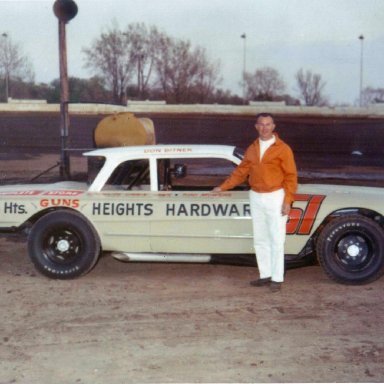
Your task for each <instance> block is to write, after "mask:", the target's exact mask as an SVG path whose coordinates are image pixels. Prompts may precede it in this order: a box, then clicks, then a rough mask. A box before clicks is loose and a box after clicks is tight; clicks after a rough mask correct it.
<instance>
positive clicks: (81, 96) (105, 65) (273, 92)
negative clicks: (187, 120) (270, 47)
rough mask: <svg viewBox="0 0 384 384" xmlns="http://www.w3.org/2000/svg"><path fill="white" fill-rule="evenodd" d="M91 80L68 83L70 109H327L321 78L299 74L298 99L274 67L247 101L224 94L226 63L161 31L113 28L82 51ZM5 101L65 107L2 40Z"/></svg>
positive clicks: (372, 92) (254, 75)
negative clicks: (265, 104)
mask: <svg viewBox="0 0 384 384" xmlns="http://www.w3.org/2000/svg"><path fill="white" fill-rule="evenodd" d="M82 53H83V60H84V64H85V67H86V68H87V69H88V70H89V72H90V74H91V77H90V78H88V79H80V78H75V77H70V78H69V89H70V102H73V103H75V102H98V103H115V104H123V105H124V104H126V102H127V100H128V99H131V100H165V101H166V102H167V103H169V104H178V103H184V104H195V103H200V104H212V103H217V104H235V105H236V104H244V103H245V102H248V101H285V102H286V104H287V105H308V106H325V105H329V103H330V102H329V100H328V99H327V97H326V96H325V95H324V89H325V85H326V83H325V81H323V79H322V76H321V75H320V74H316V73H313V72H312V71H310V70H304V69H302V68H301V69H299V70H298V71H297V73H296V75H295V81H296V87H297V95H296V96H292V95H290V94H288V93H286V83H285V81H284V79H283V78H282V76H281V75H280V73H279V72H278V71H277V70H276V69H275V68H271V67H264V68H256V69H255V70H254V71H253V72H245V73H243V78H242V79H241V84H239V85H241V86H242V87H243V89H244V99H245V100H244V99H243V97H240V96H239V95H237V94H233V93H232V92H231V91H229V90H223V89H222V88H220V84H221V82H222V77H221V75H220V66H221V64H220V62H219V61H212V60H211V59H210V58H209V57H208V54H207V52H206V50H205V49H204V48H203V47H200V46H193V45H192V44H191V42H190V41H188V40H182V39H177V38H173V37H171V36H169V35H167V34H166V33H165V32H163V31H159V30H158V29H157V28H156V27H155V26H150V27H147V26H146V25H145V24H143V23H132V24H129V25H128V26H127V27H126V28H125V29H120V28H119V27H118V26H117V25H112V26H111V27H110V28H109V29H108V30H107V31H106V32H102V33H101V34H100V36H99V37H98V38H96V39H95V40H94V41H93V42H92V43H91V44H90V46H89V47H85V48H83V50H82ZM0 79H2V82H1V83H2V84H1V85H0V100H1V101H6V100H7V97H13V98H26V99H28V98H33V99H46V100H47V101H48V102H53V103H54V102H59V101H60V81H59V79H55V80H53V81H52V82H50V83H49V84H46V83H40V84H36V83H35V81H34V71H33V69H32V65H31V64H30V61H29V58H28V57H26V56H25V55H24V54H23V52H22V49H21V47H20V46H19V45H18V44H17V43H15V42H13V41H12V39H11V37H10V36H8V35H7V34H3V35H2V36H1V37H0ZM362 99H363V101H364V103H369V102H384V90H383V89H374V88H371V87H367V88H366V89H365V90H364V92H363V98H362Z"/></svg>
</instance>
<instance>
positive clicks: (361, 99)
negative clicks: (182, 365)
mask: <svg viewBox="0 0 384 384" xmlns="http://www.w3.org/2000/svg"><path fill="white" fill-rule="evenodd" d="M359 40H360V41H361V51H360V100H359V105H360V107H362V106H363V51H364V36H363V35H360V36H359Z"/></svg>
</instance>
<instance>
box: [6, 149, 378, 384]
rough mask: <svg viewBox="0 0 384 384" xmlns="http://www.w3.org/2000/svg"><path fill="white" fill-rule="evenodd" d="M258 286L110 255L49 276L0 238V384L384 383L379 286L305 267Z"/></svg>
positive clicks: (231, 275)
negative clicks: (76, 271)
mask: <svg viewBox="0 0 384 384" xmlns="http://www.w3.org/2000/svg"><path fill="white" fill-rule="evenodd" d="M56 161H57V156H56V155H46V156H37V155H25V156H21V157H20V156H18V157H17V158H14V159H12V158H9V159H8V160H6V161H2V162H1V166H0V172H1V173H2V174H4V175H6V176H7V177H15V178H16V179H20V178H21V179H23V178H24V179H26V178H27V177H28V176H31V175H36V174H37V173H39V172H40V171H42V170H44V169H46V168H47V167H49V166H51V165H53V164H55V162H56ZM73 165H74V169H78V168H77V167H81V166H82V165H83V164H81V161H79V160H76V161H75V162H74V164H73ZM55 172H57V170H56V171H55ZM49 177H52V176H49ZM255 278H257V269H256V268H255V267H252V266H249V265H248V266H247V265H243V266H234V265H223V264H222V265H207V264H201V265H185V264H153V263H150V264H146V263H142V264H139V263H135V264H124V263H120V262H118V261H116V260H114V259H113V258H111V257H110V256H109V255H105V256H104V257H103V258H102V259H101V260H100V261H99V263H98V264H97V266H96V267H95V269H94V270H92V271H91V272H90V273H89V274H88V275H86V276H84V277H82V278H79V279H76V280H70V281H56V280H49V279H47V278H45V277H43V276H41V275H40V274H38V273H37V272H36V271H35V269H34V267H33V266H32V264H31V262H30V261H29V258H28V256H27V249H26V243H25V240H18V241H16V242H15V241H14V240H12V239H10V238H0V284H1V296H0V305H1V315H0V383H1V384H5V383H7V384H8V383H25V384H34V383H36V384H52V383H55V384H56V383H58V384H61V383H63V384H66V383H81V384H82V383H87V384H88V383H89V384H98V383H100V384H104V383H108V384H120V383H121V384H123V383H128V382H143V383H157V382H335V381H337V382H351V381H352V382H383V381H384V365H383V361H384V331H383V319H384V307H383V301H382V298H383V295H384V278H381V279H380V280H378V281H376V282H374V283H371V284H368V285H363V286H356V287H354V286H343V285H340V284H336V283H334V282H332V281H331V280H329V279H328V278H327V277H326V276H325V274H324V272H323V271H322V269H321V268H320V267H319V266H312V267H305V268H300V269H292V270H288V272H287V274H286V282H285V283H284V287H283V291H282V292H280V293H271V292H269V290H268V288H254V287H251V286H250V285H249V281H250V280H252V279H255Z"/></svg>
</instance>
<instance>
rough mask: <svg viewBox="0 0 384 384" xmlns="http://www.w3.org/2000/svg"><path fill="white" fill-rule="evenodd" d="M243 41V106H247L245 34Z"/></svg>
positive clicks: (242, 36)
mask: <svg viewBox="0 0 384 384" xmlns="http://www.w3.org/2000/svg"><path fill="white" fill-rule="evenodd" d="M240 37H241V38H242V39H243V41H244V45H243V82H242V85H243V104H245V63H246V56H245V55H246V40H247V35H246V34H245V33H243V34H242V35H241V36H240Z"/></svg>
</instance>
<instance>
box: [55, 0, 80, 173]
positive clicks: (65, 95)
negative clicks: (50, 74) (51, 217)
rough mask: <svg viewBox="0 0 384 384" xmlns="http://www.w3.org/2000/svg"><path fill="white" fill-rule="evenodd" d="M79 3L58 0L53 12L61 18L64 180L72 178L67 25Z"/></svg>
mask: <svg viewBox="0 0 384 384" xmlns="http://www.w3.org/2000/svg"><path fill="white" fill-rule="evenodd" d="M77 10H78V8H77V5H76V3H75V2H74V1H73V0H56V1H55V3H54V4H53V12H54V14H55V16H56V17H57V18H58V19H59V65H60V139H61V154H60V177H61V178H62V179H64V180H68V179H69V178H70V163H69V153H68V134H69V115H68V103H69V86H68V70H67V42H66V35H65V25H66V24H67V23H68V21H70V20H71V19H73V18H74V17H75V16H76V15H77Z"/></svg>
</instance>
